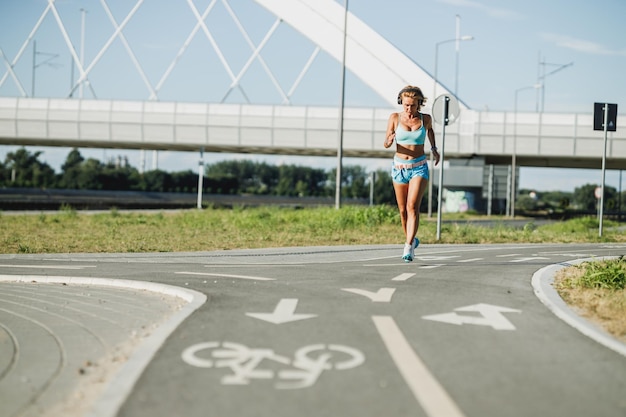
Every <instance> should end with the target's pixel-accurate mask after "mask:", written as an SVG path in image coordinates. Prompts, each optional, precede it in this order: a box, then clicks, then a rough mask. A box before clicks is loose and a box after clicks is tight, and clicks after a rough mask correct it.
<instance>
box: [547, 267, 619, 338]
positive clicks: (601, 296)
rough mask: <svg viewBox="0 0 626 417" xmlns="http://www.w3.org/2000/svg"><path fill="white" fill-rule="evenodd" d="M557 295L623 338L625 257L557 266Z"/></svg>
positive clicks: (616, 335) (590, 318)
mask: <svg viewBox="0 0 626 417" xmlns="http://www.w3.org/2000/svg"><path fill="white" fill-rule="evenodd" d="M555 288H556V290H557V291H558V293H559V295H560V296H561V297H562V298H563V300H565V302H566V303H568V304H569V305H570V306H573V307H574V308H575V309H577V310H578V311H579V312H580V313H581V314H583V316H585V317H586V318H588V319H589V320H591V321H593V322H595V323H597V324H599V325H600V326H601V327H603V328H604V329H605V330H607V331H608V332H609V333H611V334H612V335H613V336H615V337H617V338H618V339H620V340H622V341H623V342H626V259H625V258H624V257H623V256H622V257H620V258H617V259H612V260H603V261H595V262H583V263H581V264H579V265H576V266H571V267H568V268H564V269H562V270H560V271H559V272H558V273H557V275H556V277H555Z"/></svg>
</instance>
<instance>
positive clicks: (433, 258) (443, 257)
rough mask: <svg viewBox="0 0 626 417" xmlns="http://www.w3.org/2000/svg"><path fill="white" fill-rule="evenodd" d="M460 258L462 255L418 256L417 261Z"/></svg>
mask: <svg viewBox="0 0 626 417" xmlns="http://www.w3.org/2000/svg"><path fill="white" fill-rule="evenodd" d="M454 258H460V256H458V255H457V256H453V255H450V256H416V257H415V260H417V261H447V260H449V259H454Z"/></svg>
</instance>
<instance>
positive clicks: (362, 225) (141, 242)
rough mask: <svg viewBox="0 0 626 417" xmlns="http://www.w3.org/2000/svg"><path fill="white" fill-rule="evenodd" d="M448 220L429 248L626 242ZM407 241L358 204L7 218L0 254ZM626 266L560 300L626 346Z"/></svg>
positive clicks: (2, 222)
mask: <svg viewBox="0 0 626 417" xmlns="http://www.w3.org/2000/svg"><path fill="white" fill-rule="evenodd" d="M445 218H446V220H450V219H457V220H461V221H459V222H446V223H443V225H442V230H441V240H440V241H437V240H436V222H435V219H434V218H433V219H426V216H424V215H423V216H422V220H421V222H420V230H419V237H420V239H421V241H422V242H423V243H460V244H463V243H474V244H476V243H600V242H606V243H608V242H619V243H621V242H626V233H624V232H623V231H620V230H619V229H617V228H615V227H614V226H616V225H615V224H614V223H612V222H609V221H607V222H605V224H604V231H603V236H602V237H601V238H600V237H598V221H597V220H596V219H595V218H581V219H574V220H568V221H564V222H557V223H552V224H549V225H545V226H537V225H535V224H534V223H533V222H532V220H529V221H528V222H527V223H526V224H524V226H523V227H514V226H511V225H509V224H507V222H506V221H505V220H506V219H503V218H501V219H500V220H499V219H498V218H497V217H496V216H494V217H492V218H491V220H492V221H493V222H494V223H493V224H492V225H491V226H489V227H485V226H481V225H480V223H478V222H475V221H474V219H476V218H472V217H470V216H467V215H451V214H450V215H448V214H447V215H446V217H445ZM481 219H484V218H481ZM403 241H404V238H403V236H402V232H401V227H400V219H399V216H398V213H397V210H396V208H395V207H387V206H376V207H351V206H348V207H344V208H342V209H341V210H335V209H334V208H306V209H299V210H296V209H287V208H278V207H260V208H243V207H237V208H235V209H232V210H231V209H206V210H201V211H200V210H186V211H176V212H155V213H152V212H149V213H146V212H124V213H122V212H118V211H116V210H112V211H110V212H106V213H100V214H86V213H78V212H76V211H73V210H62V211H60V212H58V213H54V214H26V215H2V214H1V213H0V253H5V254H18V253H98V252H112V253H120V252H127V253H128V252H188V251H212V250H229V249H244V248H268V247H293V246H329V245H330V246H333V245H374V244H401V243H403ZM624 264H625V262H624V261H623V260H622V261H621V264H619V267H616V266H615V265H613V264H611V263H601V262H598V263H595V262H594V263H592V264H590V265H586V264H583V265H584V266H580V267H572V268H566V269H565V270H562V271H561V273H560V276H559V278H557V279H558V290H559V293H560V294H561V296H562V297H563V298H564V299H565V300H566V301H567V302H568V303H570V304H571V305H573V306H574V307H575V308H578V309H580V310H581V311H584V312H585V313H584V314H585V315H587V316H588V317H590V318H591V319H592V320H597V321H598V322H599V323H601V324H602V325H603V326H604V327H605V328H606V329H607V330H608V331H609V332H611V333H612V334H614V335H616V336H618V337H621V338H623V339H624V340H625V341H626V336H625V335H626V292H625V290H624V286H623V281H624V278H623V276H624V275H623V274H624V272H623V270H624V269H625V268H626V267H624ZM594 268H595V269H594ZM620 268H621V269H620ZM620 271H621V272H620ZM620 273H621V274H622V275H619V274H620ZM590 276H593V277H594V279H595V281H593V280H591V279H590V278H589V277H590ZM619 277H621V278H619ZM615 280H617V281H620V280H621V281H620V282H622V284H621V285H622V286H621V289H620V288H613V287H612V284H610V283H611V282H613V281H615ZM589 282H593V283H592V284H589ZM607 286H608V287H607Z"/></svg>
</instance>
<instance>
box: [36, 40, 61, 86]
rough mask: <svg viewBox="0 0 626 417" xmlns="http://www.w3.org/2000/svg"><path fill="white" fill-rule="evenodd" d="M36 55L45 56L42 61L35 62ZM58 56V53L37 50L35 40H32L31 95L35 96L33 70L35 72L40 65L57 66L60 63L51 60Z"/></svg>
mask: <svg viewBox="0 0 626 417" xmlns="http://www.w3.org/2000/svg"><path fill="white" fill-rule="evenodd" d="M37 55H44V56H46V57H47V58H46V59H45V60H44V61H43V62H40V63H39V64H38V63H37ZM58 57H59V54H51V53H48V52H38V51H37V41H33V79H32V85H31V97H35V72H36V70H37V68H39V67H40V66H42V65H48V66H49V67H52V68H57V67H59V66H60V65H61V64H56V63H54V62H52V61H53V60H55V59H56V58H58Z"/></svg>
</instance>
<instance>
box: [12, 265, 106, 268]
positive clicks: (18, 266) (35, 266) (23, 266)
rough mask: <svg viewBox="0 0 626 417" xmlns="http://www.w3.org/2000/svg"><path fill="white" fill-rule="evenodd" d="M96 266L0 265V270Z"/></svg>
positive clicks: (93, 266) (92, 266) (91, 266)
mask: <svg viewBox="0 0 626 417" xmlns="http://www.w3.org/2000/svg"><path fill="white" fill-rule="evenodd" d="M95 267H96V266H95V265H0V268H31V269H83V268H95Z"/></svg>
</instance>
